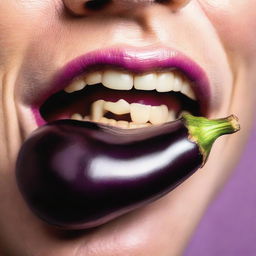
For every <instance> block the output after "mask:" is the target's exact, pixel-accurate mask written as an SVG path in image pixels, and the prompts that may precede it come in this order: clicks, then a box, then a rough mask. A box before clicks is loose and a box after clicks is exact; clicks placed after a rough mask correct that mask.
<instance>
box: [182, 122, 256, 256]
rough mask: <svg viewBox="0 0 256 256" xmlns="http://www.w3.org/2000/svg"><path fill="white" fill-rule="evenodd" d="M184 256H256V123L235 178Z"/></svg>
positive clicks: (219, 197)
mask: <svg viewBox="0 0 256 256" xmlns="http://www.w3.org/2000/svg"><path fill="white" fill-rule="evenodd" d="M184 256H256V123H255V126H254V129H253V132H252V134H251V136H250V138H249V141H248V144H247V146H246V148H245V151H244V154H243V156H242V158H241V160H240V162H239V164H238V166H237V168H236V169H235V172H234V175H233V176H232V177H231V179H230V180H229V182H228V183H227V184H226V186H225V187H224V188H223V190H222V191H221V193H220V194H219V195H218V196H217V198H216V199H215V201H214V202H213V203H212V205H211V206H210V208H209V209H208V211H207V212H206V215H205V216H204V218H203V219H202V221H201V223H200V225H199V227H198V229H197V231H196V233H195V235H194V236H193V237H192V240H191V241H190V244H189V246H188V248H187V250H186V252H185V254H184Z"/></svg>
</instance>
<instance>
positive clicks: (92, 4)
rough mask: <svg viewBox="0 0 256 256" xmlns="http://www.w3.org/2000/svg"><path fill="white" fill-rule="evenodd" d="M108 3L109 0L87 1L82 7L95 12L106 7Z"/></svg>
mask: <svg viewBox="0 0 256 256" xmlns="http://www.w3.org/2000/svg"><path fill="white" fill-rule="evenodd" d="M110 2H111V0H89V1H87V2H86V3H85V4H84V7H85V8H86V9H89V10H92V11H97V10H101V9H102V8H104V7H106V6H107V5H108V4H109V3H110Z"/></svg>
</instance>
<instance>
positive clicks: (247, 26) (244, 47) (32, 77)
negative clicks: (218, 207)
mask: <svg viewBox="0 0 256 256" xmlns="http://www.w3.org/2000/svg"><path fill="white" fill-rule="evenodd" d="M127 1H128V0H127ZM127 1H118V0H116V1H113V3H112V4H110V5H108V6H105V7H104V8H103V9H102V10H100V11H96V12H93V13H92V12H90V11H88V10H81V2H82V1H80V0H76V1H71V0H63V1H61V0H20V1H17V0H8V1H0V12H1V15H0V33H1V37H0V96H1V101H0V121H1V122H0V138H1V143H0V152H1V154H0V196H1V205H0V226H1V229H0V254H1V255H4V256H5V255H6V256H9V255H10V256H16V255H17V256H28V255H33V256H34V255H36V256H43V255H47V256H52V255H59V256H64V255H65V256H66V255H67V256H80V255H86V256H103V255H104V256H110V255H112V256H113V255H115V256H119V255H122V256H123V255H127V256H128V255H133V256H148V255H158V256H174V255H175V256H177V255H182V252H183V250H184V248H185V247H186V245H187V243H188V241H189V238H190V237H191V235H192V234H193V231H194V229H195V227H196V225H197V223H198V221H199V220H200V218H201V217H202V215H203V213H204V211H205V209H206V208H207V206H208V204H209V203H210V202H211V200H212V198H213V197H214V196H215V195H216V193H217V192H218V190H219V189H220V188H221V187H222V186H223V185H224V184H225V182H226V180H227V179H228V177H229V176H230V175H231V173H232V170H233V168H234V166H235V164H236V162H237V160H238V159H239V155H240V154H241V152H242V150H243V146H244V144H245V142H246V139H247V137H248V134H249V133H250V128H251V126H252V123H253V112H254V109H255V103H256V87H255V84H254V79H255V78H254V77H255V70H256V44H255V39H256V32H255V31H256V17H255V11H254V10H255V7H256V3H255V1H253V0H243V1H241V0H225V1H223V0H201V1H200V0H192V1H174V2H172V1H170V2H166V3H165V4H159V3H154V2H152V1H146V0H145V1H142V3H141V2H139V3H138V2H136V1H132V0H131V1H129V2H130V3H129V4H128V5H127V3H125V2H127ZM7 2H8V3H7ZM138 5H140V6H138ZM64 6H66V8H64ZM118 15H119V16H118ZM103 21H104V22H103ZM166 24H168V26H166ZM106 34H108V35H109V36H108V37H107V38H106V36H105V35H106ZM88 35H89V36H88ZM115 45H119V46H120V45H122V46H125V45H127V46H134V47H137V48H138V49H147V48H150V49H153V48H161V46H167V47H171V48H175V49H178V50H180V51H182V52H183V53H185V54H186V55H188V56H189V57H191V58H192V59H193V60H195V61H196V62H197V63H199V65H201V67H203V68H204V70H205V72H206V73H207V75H208V77H209V80H210V84H211V87H212V90H213V94H214V100H213V103H212V106H211V109H210V113H209V117H223V116H226V115H229V114H231V113H233V114H236V115H237V116H238V117H239V120H240V124H241V127H242V130H241V131H240V132H239V133H238V134H236V135H232V136H225V137H222V138H221V139H219V140H218V142H217V143H216V144H215V145H214V148H213V151H212V153H211V156H210V158H209V160H208V162H207V164H206V165H205V166H204V167H203V168H202V169H201V170H199V171H198V172H197V173H196V174H195V175H193V176H192V177H191V178H190V179H189V180H187V181H186V182H185V183H183V184H182V185H181V186H179V187H178V188H177V189H175V190H174V191H173V192H172V193H170V194H168V195H167V196H165V197H164V198H162V199H160V200H158V201H156V202H154V203H152V204H150V205H147V206H146V207H144V208H141V209H139V210H136V211H134V212H132V213H130V214H127V215H125V216H123V217H121V218H119V219H116V220H115V221H113V222H110V223H108V224H107V225H104V226H103V227H101V228H97V229H95V230H93V231H79V232H72V233H71V232H64V231H60V230H56V229H54V228H52V227H49V226H47V225H46V224H45V223H43V222H41V221H40V220H39V219H37V217H35V216H34V215H33V214H32V213H31V212H30V210H29V209H28V208H27V206H26V204H25V203H24V201H23V199H22V198H21V196H20V193H19V191H18V189H17V186H16V182H15V172H14V171H15V170H14V166H15V161H16V157H17V153H18V150H19V148H20V146H21V144H22V142H23V141H24V139H25V137H27V136H28V135H29V134H30V132H31V131H33V130H34V129H36V124H35V122H34V119H33V118H32V115H31V111H30V106H29V103H28V102H27V101H26V99H25V97H24V91H25V90H28V91H29V88H34V87H35V91H36V88H37V87H38V86H44V85H45V84H47V83H49V81H50V80H51V78H52V76H53V74H54V73H55V72H56V71H57V70H59V68H61V67H62V66H63V65H65V64H66V63H67V62H68V61H70V60H72V59H74V58H75V57H77V56H80V55H81V54H84V53H86V52H89V51H92V50H95V49H98V48H103V47H112V46H115ZM30 91H32V90H31V89H30Z"/></svg>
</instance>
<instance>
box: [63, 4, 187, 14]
mask: <svg viewBox="0 0 256 256" xmlns="http://www.w3.org/2000/svg"><path fill="white" fill-rule="evenodd" d="M62 1H63V3H64V5H65V6H66V8H67V9H68V10H69V11H70V12H71V13H72V14H74V15H77V16H83V15H90V14H95V13H98V12H102V11H105V12H107V13H111V14H113V13H122V12H125V11H129V10H132V9H134V8H137V9H138V8H139V7H141V6H145V5H150V4H151V5H152V4H164V5H168V6H169V7H170V8H171V9H172V10H174V11H177V10H179V9H180V8H182V7H184V6H185V5H186V4H188V2H190V1H191V0H62Z"/></svg>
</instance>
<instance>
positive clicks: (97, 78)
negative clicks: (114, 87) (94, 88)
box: [85, 71, 102, 85]
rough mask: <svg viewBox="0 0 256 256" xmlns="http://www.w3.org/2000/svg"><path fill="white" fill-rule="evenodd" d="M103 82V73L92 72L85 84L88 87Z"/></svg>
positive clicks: (86, 78) (87, 76)
mask: <svg viewBox="0 0 256 256" xmlns="http://www.w3.org/2000/svg"><path fill="white" fill-rule="evenodd" d="M101 81H102V73H101V72H100V71H96V72H92V73H89V74H88V75H86V77H85V83H86V84H88V85H92V84H99V83H101Z"/></svg>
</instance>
